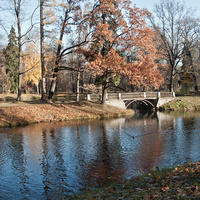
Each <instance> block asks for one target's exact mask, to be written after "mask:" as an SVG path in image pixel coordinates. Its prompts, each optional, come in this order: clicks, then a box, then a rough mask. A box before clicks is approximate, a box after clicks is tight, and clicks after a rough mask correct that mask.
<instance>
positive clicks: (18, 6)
mask: <svg viewBox="0 0 200 200" xmlns="http://www.w3.org/2000/svg"><path fill="white" fill-rule="evenodd" d="M20 7H21V0H18V5H17V3H16V2H15V13H16V16H17V28H18V48H19V55H18V92H17V101H21V90H22V88H21V87H22V69H23V67H22V55H21V54H22V43H21V21H20V20H21V19H20Z"/></svg>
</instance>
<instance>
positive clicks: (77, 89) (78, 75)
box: [76, 70, 81, 101]
mask: <svg viewBox="0 0 200 200" xmlns="http://www.w3.org/2000/svg"><path fill="white" fill-rule="evenodd" d="M80 75H81V72H80V71H79V70H78V71H77V81H76V101H79V100H80V99H79V90H80V87H79V82H80Z"/></svg>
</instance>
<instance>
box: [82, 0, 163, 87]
mask: <svg viewBox="0 0 200 200" xmlns="http://www.w3.org/2000/svg"><path fill="white" fill-rule="evenodd" d="M148 15H149V13H148V12H147V11H146V10H141V9H139V8H136V7H131V6H130V1H128V0H127V1H120V0H116V1H113V0H99V5H98V6H97V7H96V8H95V9H94V10H93V12H92V15H91V16H90V19H89V21H90V22H92V24H93V26H92V29H93V35H92V40H93V43H91V46H90V47H89V50H88V51H89V52H90V53H86V52H85V51H84V55H95V53H96V55H95V56H93V60H92V61H91V62H90V63H89V64H88V68H90V69H94V70H95V71H96V73H97V74H100V75H102V74H104V72H105V71H108V70H109V71H110V72H113V73H118V74H122V75H125V76H127V77H128V78H129V79H130V83H131V84H135V85H137V86H138V87H140V85H151V86H155V87H158V86H159V85H160V84H161V83H162V82H163V78H162V76H161V74H160V72H159V70H158V66H159V65H158V62H155V60H157V59H158V54H157V50H156V47H155V46H156V44H155V43H154V32H153V30H152V29H150V28H149V27H148V26H147V24H146V22H145V18H146V17H147V16H148ZM133 51H134V56H135V58H134V59H135V62H132V63H129V64H127V62H126V60H125V56H124V57H122V54H126V53H132V52H133ZM97 52H98V53H97ZM106 76H107V75H106Z"/></svg>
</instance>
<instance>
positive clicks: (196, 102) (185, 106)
mask: <svg viewBox="0 0 200 200" xmlns="http://www.w3.org/2000/svg"><path fill="white" fill-rule="evenodd" d="M159 110H161V111H167V110H169V111H200V97H199V96H182V97H176V98H175V99H174V100H172V101H170V102H168V103H166V104H164V105H162V106H160V108H159Z"/></svg>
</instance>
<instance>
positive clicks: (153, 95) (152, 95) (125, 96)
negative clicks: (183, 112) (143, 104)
mask: <svg viewBox="0 0 200 200" xmlns="http://www.w3.org/2000/svg"><path fill="white" fill-rule="evenodd" d="M165 97H175V93H174V92H129V93H107V97H106V99H113V100H114V99H122V100H130V99H157V98H165ZM101 99H102V95H101V94H87V100H88V101H90V100H92V101H97V100H101Z"/></svg>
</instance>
